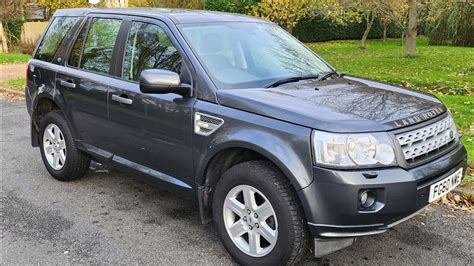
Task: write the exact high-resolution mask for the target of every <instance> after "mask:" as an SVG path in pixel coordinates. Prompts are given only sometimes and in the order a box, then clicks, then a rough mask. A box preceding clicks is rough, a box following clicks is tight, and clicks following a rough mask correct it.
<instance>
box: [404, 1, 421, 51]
mask: <svg viewBox="0 0 474 266" xmlns="http://www.w3.org/2000/svg"><path fill="white" fill-rule="evenodd" d="M408 3H409V5H410V7H409V10H408V30H407V45H406V47H405V55H406V56H415V55H416V34H417V29H416V20H417V17H418V14H417V8H416V0H408Z"/></svg>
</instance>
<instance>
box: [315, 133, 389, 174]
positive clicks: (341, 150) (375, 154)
mask: <svg viewBox="0 0 474 266" xmlns="http://www.w3.org/2000/svg"><path fill="white" fill-rule="evenodd" d="M312 138H313V146H314V147H313V150H314V160H315V163H316V164H320V165H326V166H332V167H346V168H355V167H383V166H392V165H396V164H397V161H396V158H395V149H394V148H393V142H392V139H391V138H390V136H389V135H388V134H387V133H363V134H338V133H328V132H322V131H316V130H315V131H313V136H312Z"/></svg>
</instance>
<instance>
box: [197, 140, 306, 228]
mask: <svg viewBox="0 0 474 266" xmlns="http://www.w3.org/2000/svg"><path fill="white" fill-rule="evenodd" d="M277 154H280V156H278V155H276V154H275V153H272V150H271V149H267V148H265V147H262V146H258V145H257V144H254V143H251V142H246V141H229V142H226V143H222V144H221V145H218V146H217V147H214V148H212V149H211V150H210V151H209V153H208V155H207V156H206V158H205V159H204V160H203V162H202V163H201V164H200V165H201V167H200V170H199V171H198V175H197V179H196V183H197V200H198V204H199V210H200V214H201V221H202V223H208V222H210V221H211V220H212V210H211V205H212V194H213V192H214V187H215V185H216V184H217V182H218V181H219V179H220V178H221V176H222V174H223V173H224V172H225V171H226V170H228V169H230V168H231V167H233V166H235V165H237V164H239V163H243V162H246V161H251V160H265V161H268V162H270V163H271V164H273V165H274V166H275V167H276V168H277V169H278V170H279V171H281V172H282V174H283V175H284V176H285V177H286V178H287V179H288V181H289V182H290V184H291V185H292V187H293V188H294V189H295V191H297V190H299V189H302V188H304V187H306V186H308V185H309V184H310V183H311V182H310V181H309V183H308V180H307V178H309V177H307V178H299V176H297V173H298V172H295V167H298V163H295V162H294V161H293V162H290V163H288V162H285V160H284V158H283V157H282V156H281V153H277ZM288 156H292V155H288ZM300 163H301V162H300Z"/></svg>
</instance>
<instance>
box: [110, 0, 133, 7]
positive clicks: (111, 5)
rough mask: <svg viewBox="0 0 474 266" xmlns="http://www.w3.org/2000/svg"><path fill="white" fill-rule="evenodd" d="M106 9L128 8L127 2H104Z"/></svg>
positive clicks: (126, 0) (120, 0)
mask: <svg viewBox="0 0 474 266" xmlns="http://www.w3.org/2000/svg"><path fill="white" fill-rule="evenodd" d="M105 6H106V7H128V0H105Z"/></svg>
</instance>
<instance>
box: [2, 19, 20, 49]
mask: <svg viewBox="0 0 474 266" xmlns="http://www.w3.org/2000/svg"><path fill="white" fill-rule="evenodd" d="M24 23H25V21H24V20H21V19H7V20H4V21H3V29H4V30H5V34H6V35H7V39H8V40H7V42H8V45H9V46H14V45H16V44H18V43H20V41H21V28H22V27H23V24H24Z"/></svg>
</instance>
